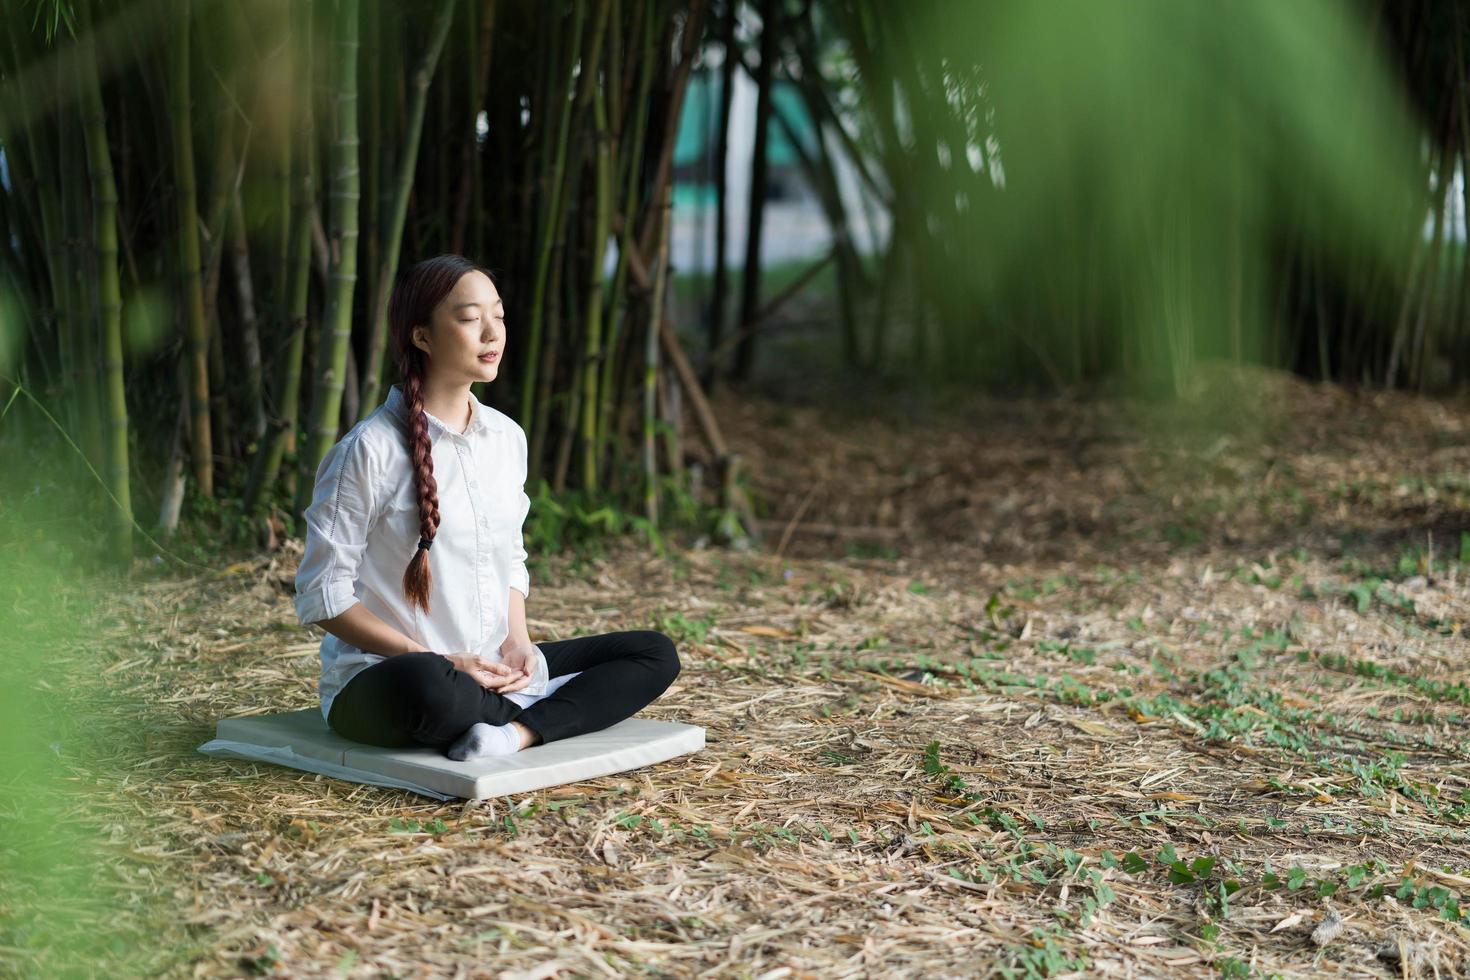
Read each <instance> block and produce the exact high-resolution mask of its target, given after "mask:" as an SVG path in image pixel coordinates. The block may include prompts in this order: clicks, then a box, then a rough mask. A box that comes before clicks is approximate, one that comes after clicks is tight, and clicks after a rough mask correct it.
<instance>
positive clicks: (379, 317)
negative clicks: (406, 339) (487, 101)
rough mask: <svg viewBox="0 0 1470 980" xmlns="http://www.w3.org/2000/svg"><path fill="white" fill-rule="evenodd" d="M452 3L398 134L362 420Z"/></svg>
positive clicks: (439, 18) (383, 341) (384, 336)
mask: <svg viewBox="0 0 1470 980" xmlns="http://www.w3.org/2000/svg"><path fill="white" fill-rule="evenodd" d="M454 6H455V0H440V2H439V12H438V13H437V14H436V15H435V17H434V23H433V26H432V27H431V28H430V30H429V46H428V47H427V48H426V49H425V50H424V54H423V57H422V58H420V59H419V63H418V65H417V66H416V67H415V68H414V72H413V88H412V95H411V96H410V102H409V110H408V129H407V131H406V132H405V133H404V134H403V138H402V139H403V156H402V159H401V160H400V161H399V167H398V174H397V177H398V180H397V187H396V189H395V192H394V195H393V204H392V209H391V211H390V212H389V213H388V215H387V225H386V227H385V229H384V238H383V241H382V243H381V252H382V256H383V260H382V264H381V265H380V266H379V267H378V270H377V289H376V295H375V296H374V297H373V307H372V310H371V318H370V319H369V320H368V323H369V325H370V326H369V332H368V351H367V359H366V361H364V363H363V365H362V370H361V371H360V374H361V377H362V388H361V391H362V397H361V399H360V404H359V414H362V415H365V414H366V413H368V412H370V411H372V410H373V409H375V408H377V407H378V392H379V390H380V387H381V385H380V381H379V378H380V376H381V373H382V372H381V367H382V363H383V352H384V350H386V349H387V346H388V298H389V296H390V295H391V294H392V289H393V274H394V271H395V270H396V269H397V268H398V256H399V252H400V250H401V248H402V245H403V225H404V222H405V221H406V220H407V219H408V195H409V192H410V191H411V190H413V177H414V173H415V171H416V169H417V166H418V149H419V138H420V136H421V135H422V134H423V130H424V109H425V105H426V104H427V102H428V95H429V82H430V81H432V80H433V78H434V70H435V68H436V67H437V65H438V64H439V54H440V52H441V51H443V50H444V39H445V38H447V37H448V36H449V25H450V24H451V23H452V22H453V20H454Z"/></svg>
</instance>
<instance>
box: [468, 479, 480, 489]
mask: <svg viewBox="0 0 1470 980" xmlns="http://www.w3.org/2000/svg"><path fill="white" fill-rule="evenodd" d="M478 486H479V484H478V483H476V482H475V481H474V480H471V481H470V489H471V490H473V489H475V488H476V487H478Z"/></svg>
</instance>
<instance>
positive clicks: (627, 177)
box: [597, 0, 658, 469]
mask: <svg viewBox="0 0 1470 980" xmlns="http://www.w3.org/2000/svg"><path fill="white" fill-rule="evenodd" d="M652 3H653V0H645V2H644V4H643V5H642V8H643V9H644V11H645V14H644V16H643V18H642V30H643V41H642V44H641V45H640V56H639V59H638V64H639V77H638V94H637V97H636V99H635V100H634V102H633V108H632V113H633V129H632V133H631V134H630V135H629V137H628V138H627V139H626V140H623V141H622V145H623V146H625V147H626V148H627V153H626V160H625V164H624V168H623V179H624V183H623V194H622V198H621V203H620V211H619V215H618V267H617V270H616V271H615V272H614V274H613V288H612V298H611V300H610V301H609V306H608V334H607V356H605V357H604V358H603V362H602V383H601V384H600V385H599V391H600V393H601V397H600V399H599V401H600V405H599V408H598V416H599V418H598V423H597V431H598V433H599V434H600V438H599V440H598V441H599V444H600V445H599V449H598V455H599V460H598V468H599V469H605V468H606V467H607V461H608V457H609V454H610V453H611V451H612V450H613V448H614V445H615V443H614V439H613V438H612V433H613V429H614V425H615V422H614V412H615V410H616V409H615V399H614V394H615V386H614V383H613V378H614V373H615V371H616V368H617V361H618V358H617V353H618V350H619V343H620V341H621V340H622V335H623V325H624V324H625V323H626V322H627V320H628V315H629V314H628V296H627V283H628V270H629V266H630V261H631V259H632V252H633V249H632V248H631V247H630V246H631V244H632V243H633V242H634V241H635V238H634V232H635V229H634V227H633V220H632V215H633V213H634V209H635V204H636V202H637V200H638V178H639V177H640V176H641V170H642V165H643V144H644V136H645V134H646V133H647V129H648V93H649V91H650V89H652V87H653V76H654V73H655V72H656V71H657V69H658V63H657V56H656V55H655V51H654V46H653V44H654V38H655V33H654V30H655V27H654V18H653V10H652V9H651V7H652Z"/></svg>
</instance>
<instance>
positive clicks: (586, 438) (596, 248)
mask: <svg viewBox="0 0 1470 980" xmlns="http://www.w3.org/2000/svg"><path fill="white" fill-rule="evenodd" d="M604 89H605V86H600V85H599V86H597V91H596V92H595V94H594V95H593V97H592V105H593V118H594V120H595V124H596V126H597V134H596V139H597V149H596V151H595V159H596V163H595V167H596V188H597V191H596V194H597V196H596V204H595V215H596V216H595V218H594V221H593V228H592V258H591V264H590V266H589V268H588V277H587V312H586V316H585V319H584V320H583V329H584V330H585V331H586V334H585V347H584V351H585V353H584V355H583V359H582V365H581V375H582V378H581V380H582V406H581V407H582V488H583V489H584V490H587V491H589V492H595V491H596V490H597V438H598V433H597V421H598V411H597V408H598V394H597V379H598V371H599V369H600V368H601V364H600V359H601V357H602V302H603V272H602V266H603V258H604V256H605V255H606V253H607V236H608V226H609V224H610V223H611V215H612V159H611V155H612V151H611V148H610V147H609V146H608V143H609V141H610V137H609V135H608V131H607V106H606V95H605V93H604Z"/></svg>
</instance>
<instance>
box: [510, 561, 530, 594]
mask: <svg viewBox="0 0 1470 980" xmlns="http://www.w3.org/2000/svg"><path fill="white" fill-rule="evenodd" d="M510 587H511V588H512V589H515V590H516V591H517V592H519V593H520V594H521V595H523V596H525V597H526V598H527V599H529V598H531V574H530V573H529V572H528V571H526V566H525V565H524V564H519V563H518V564H515V565H512V566H511V569H510Z"/></svg>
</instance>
